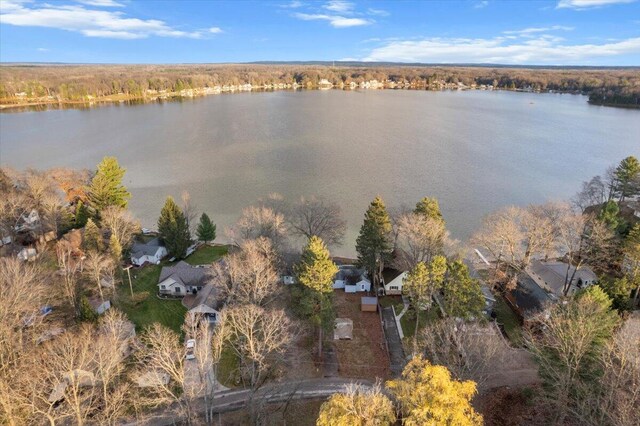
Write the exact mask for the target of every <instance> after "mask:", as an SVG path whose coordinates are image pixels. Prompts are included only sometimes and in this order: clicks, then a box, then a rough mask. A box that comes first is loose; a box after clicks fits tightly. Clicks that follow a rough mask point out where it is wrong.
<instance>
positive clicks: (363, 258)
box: [356, 197, 392, 279]
mask: <svg viewBox="0 0 640 426" xmlns="http://www.w3.org/2000/svg"><path fill="white" fill-rule="evenodd" d="M390 234H391V219H389V213H388V212H387V208H386V206H385V204H384V201H382V198H380V197H376V198H375V199H374V200H373V201H372V202H371V204H370V205H369V208H368V209H367V212H366V213H365V215H364V222H363V224H362V227H361V228H360V234H359V235H358V238H357V239H356V251H357V252H358V264H359V265H360V266H362V267H364V268H366V269H367V271H368V272H369V273H370V274H371V275H372V276H374V279H375V276H376V271H377V269H378V267H379V266H380V265H381V263H382V264H383V263H384V262H385V261H387V260H389V259H390V257H391V251H392V246H391V241H390Z"/></svg>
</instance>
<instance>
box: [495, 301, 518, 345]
mask: <svg viewBox="0 0 640 426" xmlns="http://www.w3.org/2000/svg"><path fill="white" fill-rule="evenodd" d="M493 310H494V312H495V313H496V321H498V322H499V323H500V324H502V325H503V326H504V331H505V333H507V336H509V340H511V343H513V344H514V345H516V346H519V345H520V344H521V343H522V326H521V325H520V320H519V319H518V317H517V316H516V314H515V313H514V312H513V311H512V310H511V308H510V307H509V305H508V304H507V302H506V301H505V300H504V299H503V298H502V297H500V296H498V297H496V304H495V306H494V308H493Z"/></svg>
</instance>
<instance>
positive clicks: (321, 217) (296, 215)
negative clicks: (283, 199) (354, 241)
mask: <svg viewBox="0 0 640 426" xmlns="http://www.w3.org/2000/svg"><path fill="white" fill-rule="evenodd" d="M284 216H285V220H286V221H287V224H288V225H289V227H290V229H291V233H292V234H294V235H297V236H300V237H305V238H307V239H308V238H311V237H312V236H314V235H315V236H316V237H320V238H321V239H322V240H323V241H324V242H325V243H326V244H327V245H329V246H340V245H342V242H343V241H344V235H345V232H346V230H347V222H346V221H345V220H344V219H343V218H342V211H341V209H340V206H339V205H338V204H336V203H331V202H329V201H326V200H325V199H323V198H318V197H310V198H305V197H301V198H300V199H299V200H298V201H296V202H295V203H293V205H292V206H291V207H290V208H289V209H288V210H287V212H286V213H285V214H284Z"/></svg>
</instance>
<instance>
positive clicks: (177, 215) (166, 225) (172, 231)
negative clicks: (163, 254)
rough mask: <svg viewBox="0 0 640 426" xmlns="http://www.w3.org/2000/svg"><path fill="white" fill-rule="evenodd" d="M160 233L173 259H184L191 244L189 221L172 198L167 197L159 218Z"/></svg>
mask: <svg viewBox="0 0 640 426" xmlns="http://www.w3.org/2000/svg"><path fill="white" fill-rule="evenodd" d="M158 233H159V234H160V237H161V238H162V240H163V241H164V243H165V245H166V246H167V251H168V252H169V254H170V255H171V256H173V257H176V258H178V259H182V258H184V257H185V256H186V254H187V248H188V247H189V245H190V244H191V235H190V233H189V227H188V226H187V219H186V218H185V216H184V213H183V212H182V210H181V209H180V207H178V205H177V204H176V202H175V201H174V200H173V198H172V197H167V201H166V202H165V203H164V207H162V210H161V211H160V217H159V218H158Z"/></svg>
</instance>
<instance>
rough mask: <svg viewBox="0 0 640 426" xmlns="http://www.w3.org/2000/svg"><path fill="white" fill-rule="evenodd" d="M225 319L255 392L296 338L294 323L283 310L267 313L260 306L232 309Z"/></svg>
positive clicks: (250, 384)
mask: <svg viewBox="0 0 640 426" xmlns="http://www.w3.org/2000/svg"><path fill="white" fill-rule="evenodd" d="M225 315H226V316H225V318H226V321H228V324H229V329H230V337H231V339H230V343H231V347H232V348H233V349H234V351H235V352H236V354H237V355H238V357H239V359H240V363H241V369H242V373H243V377H244V378H245V379H246V381H247V384H248V385H249V387H250V388H251V389H252V390H257V389H258V388H259V387H260V386H261V385H262V384H263V382H264V380H265V379H266V378H267V377H268V374H269V373H270V372H271V368H272V367H273V366H274V365H275V364H276V363H277V362H279V361H280V359H279V357H280V356H281V355H282V354H283V353H284V351H285V350H286V349H287V347H288V346H289V344H290V342H291V340H292V338H293V336H292V324H291V320H290V319H289V317H288V316H287V314H286V313H285V312H284V311H283V310H265V309H264V308H261V307H260V306H257V305H239V306H234V307H230V308H228V309H227V310H226V313H225Z"/></svg>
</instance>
